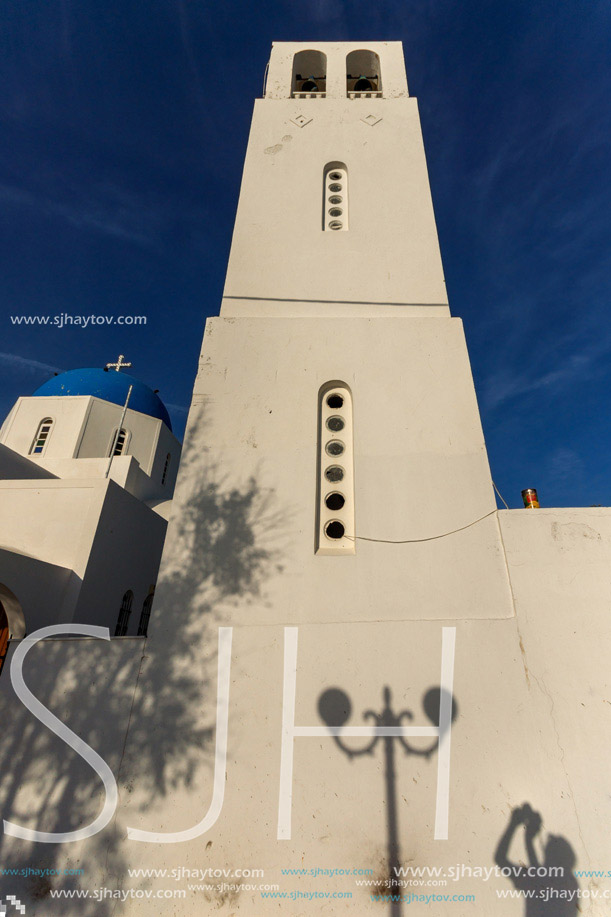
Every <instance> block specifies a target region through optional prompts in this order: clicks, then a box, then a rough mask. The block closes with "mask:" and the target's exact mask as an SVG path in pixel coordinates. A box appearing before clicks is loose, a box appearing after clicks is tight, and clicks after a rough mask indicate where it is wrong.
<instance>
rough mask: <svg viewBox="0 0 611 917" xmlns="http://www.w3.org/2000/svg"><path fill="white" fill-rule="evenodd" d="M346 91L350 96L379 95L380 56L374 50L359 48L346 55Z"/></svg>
mask: <svg viewBox="0 0 611 917" xmlns="http://www.w3.org/2000/svg"><path fill="white" fill-rule="evenodd" d="M346 91H347V93H348V95H349V96H350V98H354V97H355V96H357V95H361V94H364V95H371V94H374V95H376V96H378V95H381V93H382V79H381V76H380V58H379V56H378V55H377V54H376V53H375V51H367V50H366V49H359V50H358V51H351V52H350V54H348V56H347V57H346Z"/></svg>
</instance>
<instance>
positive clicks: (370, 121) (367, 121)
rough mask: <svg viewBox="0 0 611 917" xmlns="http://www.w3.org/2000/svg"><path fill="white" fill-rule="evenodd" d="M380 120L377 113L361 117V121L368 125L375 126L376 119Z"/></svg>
mask: <svg viewBox="0 0 611 917" xmlns="http://www.w3.org/2000/svg"><path fill="white" fill-rule="evenodd" d="M381 120H382V119H381V118H379V117H378V116H377V115H366V116H365V117H364V118H361V121H364V122H365V124H368V125H369V127H375V125H376V124H377V123H378V121H381Z"/></svg>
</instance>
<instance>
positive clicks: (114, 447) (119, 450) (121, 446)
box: [108, 427, 129, 456]
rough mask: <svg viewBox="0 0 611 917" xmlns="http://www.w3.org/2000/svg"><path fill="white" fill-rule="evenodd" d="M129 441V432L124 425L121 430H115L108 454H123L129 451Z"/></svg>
mask: <svg viewBox="0 0 611 917" xmlns="http://www.w3.org/2000/svg"><path fill="white" fill-rule="evenodd" d="M128 443H129V432H128V431H127V430H126V429H125V428H124V427H121V429H120V430H117V429H115V430H113V433H112V437H111V440H110V448H109V450H108V455H109V456H110V455H123V454H124V453H125V452H127V446H128Z"/></svg>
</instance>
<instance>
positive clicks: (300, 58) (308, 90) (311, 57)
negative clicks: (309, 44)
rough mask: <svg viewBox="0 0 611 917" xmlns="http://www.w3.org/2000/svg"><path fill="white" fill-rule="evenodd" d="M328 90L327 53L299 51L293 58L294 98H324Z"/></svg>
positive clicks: (292, 93)
mask: <svg viewBox="0 0 611 917" xmlns="http://www.w3.org/2000/svg"><path fill="white" fill-rule="evenodd" d="M326 90H327V55H326V54H323V53H322V51H314V50H307V51H298V52H297V54H296V55H295V57H294V58H293V80H292V85H291V96H292V98H293V99H324V97H325V95H326Z"/></svg>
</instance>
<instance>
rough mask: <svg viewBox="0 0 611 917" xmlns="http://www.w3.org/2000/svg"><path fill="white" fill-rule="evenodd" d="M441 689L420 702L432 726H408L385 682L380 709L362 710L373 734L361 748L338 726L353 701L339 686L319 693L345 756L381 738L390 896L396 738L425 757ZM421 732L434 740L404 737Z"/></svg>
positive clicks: (408, 716) (395, 842)
mask: <svg viewBox="0 0 611 917" xmlns="http://www.w3.org/2000/svg"><path fill="white" fill-rule="evenodd" d="M442 693H443V691H442V689H441V688H431V689H430V690H428V691H427V692H426V694H425V695H424V697H423V701H422V705H423V707H424V711H425V713H426V715H427V716H428V718H429V720H430V721H431V722H432V723H433V726H432V727H408V726H406V725H405V721H406V720H412V719H413V714H412V712H411V711H410V710H402V711H401V712H400V713H394V712H393V710H392V707H391V692H390V688H389V687H388V686H386V687H385V688H384V691H383V697H384V706H383V708H382V710H381V711H380V712H379V713H376V712H375V710H366V711H365V712H364V713H363V719H365V720H371V721H372V724H373V728H372V730H371V733H370V734H372V735H373V738H372V739H371V741H370V742H369V743H368V744H367V745H365V746H364V748H359V749H354V748H350V747H348V746H347V745H345V744H344V742H343V741H342V736H341V727H344V726H345V724H346V723H347V721H348V720H349V719H350V715H351V713H352V704H351V702H350V698H349V697H348V695H347V694H346V693H345V692H344V691H342V690H341V689H340V688H329V689H328V690H327V691H325V692H324V693H323V694H321V696H320V698H319V700H318V712H319V714H320V717H321V719H322V720H323V722H324V723H325V724H326V725H327V726H328V727H329V728H330V729H333V738H334V740H335V742H336V744H337V745H338V747H339V748H340V749H341V751H342V752H343V753H344V754H345V755H347V756H348V758H349V760H352V759H353V758H358V757H360V756H361V755H373V753H374V749H375V747H376V745H377V743H378V741H379V740H380V739H383V741H384V746H383V752H384V780H385V784H386V824H387V831H388V873H389V875H388V877H389V880H390V882H389V888H388V894H389V895H390V896H392V897H395V898H398V897H400V886H399V884H398V881H397V868H398V867H399V866H400V856H399V832H398V813H397V788H396V769H395V744H394V743H395V742H396V741H397V740H398V741H399V743H400V746H401V748H402V749H403V751H404V753H405V754H406V755H420V756H421V757H424V758H426V759H427V760H428V759H429V758H430V757H431V756H432V755H433V753H434V752H435V750H436V749H437V746H438V743H439V739H440V738H441V736H440V734H439V722H440V707H441V701H442ZM451 704H452V708H451V710H452V713H451V720H452V721H454V719H455V718H456V712H457V708H456V704H455V701H454V698H453V697H452V699H451ZM345 732H346V734H349V733H352V734H355V732H357V730H354V729H350V730H349V729H346V730H345ZM366 732H367V731H366V730H363V729H359V730H358V734H361V735H362V734H366ZM409 734H412V735H420V736H427V735H432V736H434V741H433V743H432V744H431V745H430V746H429V747H428V748H424V749H422V748H414V747H412V746H411V745H410V744H409V742H408V741H407V738H406V736H407V735H409ZM401 912H402V909H401V902H400V901H399V900H397V901H393V900H391V901H390V914H391V917H401Z"/></svg>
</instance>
